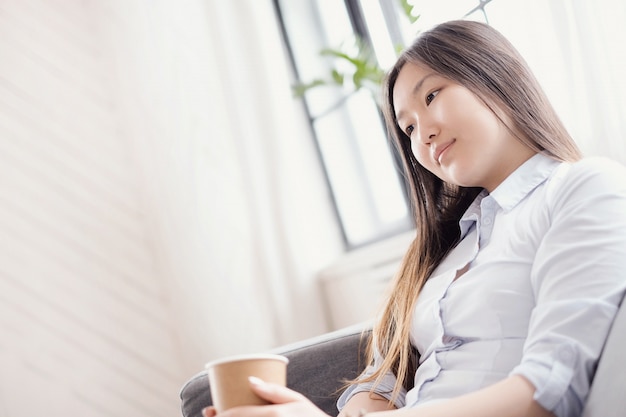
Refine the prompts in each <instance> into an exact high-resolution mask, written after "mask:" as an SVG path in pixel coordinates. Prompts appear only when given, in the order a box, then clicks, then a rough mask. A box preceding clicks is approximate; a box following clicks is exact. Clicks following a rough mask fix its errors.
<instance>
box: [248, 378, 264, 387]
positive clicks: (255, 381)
mask: <svg viewBox="0 0 626 417" xmlns="http://www.w3.org/2000/svg"><path fill="white" fill-rule="evenodd" d="M248 381H249V382H250V383H251V384H252V385H264V384H265V381H263V380H262V379H261V378H257V377H256V376H249V377H248Z"/></svg>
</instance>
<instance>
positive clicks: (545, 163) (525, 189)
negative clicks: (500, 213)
mask: <svg viewBox="0 0 626 417" xmlns="http://www.w3.org/2000/svg"><path fill="white" fill-rule="evenodd" d="M559 164H561V162H559V161H557V160H554V159H552V158H550V157H549V156H547V155H545V154H543V153H537V154H535V155H533V156H532V157H531V158H530V159H529V160H527V161H526V162H524V163H523V164H522V165H520V167H519V168H517V169H516V170H515V171H513V173H512V174H511V175H509V176H508V177H507V178H506V179H505V180H504V181H502V183H501V184H500V185H499V186H498V187H497V188H496V189H495V190H493V191H492V192H491V197H492V198H493V199H494V200H495V201H496V203H498V205H499V206H500V207H502V210H504V211H505V212H507V211H509V210H511V209H513V207H515V206H516V205H518V204H519V202H520V201H522V200H523V199H524V197H526V196H527V195H528V194H530V192H531V191H533V190H534V189H535V188H537V187H538V186H539V185H540V184H542V183H544V182H545V181H546V180H547V179H548V177H549V176H550V174H552V171H554V169H555V168H556V167H557V166H558V165H559Z"/></svg>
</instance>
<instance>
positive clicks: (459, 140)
mask: <svg viewBox="0 0 626 417" xmlns="http://www.w3.org/2000/svg"><path fill="white" fill-rule="evenodd" d="M393 102H394V107H395V111H396V118H397V120H398V126H399V127H400V129H401V130H402V131H403V132H405V134H406V135H407V136H408V137H410V138H411V149H412V150H413V154H414V155H415V157H416V158H417V160H418V162H419V163H420V164H421V165H422V166H423V167H424V168H426V169H428V170H429V171H430V172H432V173H433V174H435V175H436V176H437V177H439V178H441V179H442V180H443V181H445V182H448V183H452V184H456V185H460V186H464V187H483V188H486V189H487V190H489V191H493V190H494V189H495V188H496V187H497V186H498V185H499V184H500V183H501V182H502V181H503V180H504V179H505V178H506V177H507V176H508V175H509V174H511V173H512V172H513V171H514V170H515V169H517V167H519V166H520V165H521V164H522V163H523V162H524V161H526V160H527V159H528V158H530V157H531V156H532V155H533V154H534V153H535V152H534V151H532V150H531V149H529V148H528V147H527V146H526V145H524V144H522V143H521V142H520V141H519V140H517V139H516V138H515V137H513V135H512V134H511V132H510V131H509V130H508V129H507V128H506V127H505V126H504V124H503V123H502V122H501V121H500V120H499V119H498V118H497V117H496V115H495V114H494V113H493V112H492V111H491V110H490V109H489V108H488V107H487V106H486V105H485V104H484V103H483V102H482V100H480V99H479V98H478V97H477V96H476V95H474V94H473V93H472V92H471V91H470V90H469V89H467V88H465V87H463V86H462V85H459V84H457V83H455V82H453V81H450V80H449V79H447V78H444V77H442V76H440V75H439V74H437V73H435V72H434V71H432V70H431V69H429V68H427V67H424V66H420V65H416V64H412V63H407V64H405V65H404V66H403V67H402V69H401V70H400V73H399V74H398V78H397V80H396V83H395V86H394V89H393Z"/></svg>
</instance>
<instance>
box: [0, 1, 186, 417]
mask: <svg viewBox="0 0 626 417" xmlns="http://www.w3.org/2000/svg"><path fill="white" fill-rule="evenodd" d="M94 18H95V16H94V14H93V10H91V2H78V1H55V2H51V1H42V0H23V1H19V2H18V1H11V0H5V1H1V2H0V335H1V336H0V369H2V371H1V372H0V416H11V417H22V416H34V415H48V416H68V415H75V416H78V415H80V416H105V415H116V416H121V415H126V416H152V417H154V416H172V415H176V414H177V413H179V411H178V410H179V408H178V407H179V405H178V399H177V391H178V389H179V388H180V385H181V382H182V381H183V380H184V378H185V377H186V376H187V375H185V374H184V372H183V370H182V367H181V362H180V355H179V353H180V352H179V351H178V347H177V341H176V340H177V338H176V337H175V326H174V325H173V324H174V323H173V320H172V317H171V314H170V299H169V294H168V293H167V291H166V290H165V286H164V281H163V280H162V278H163V277H162V272H161V271H160V270H159V268H158V267H157V262H156V259H155V252H154V248H153V246H154V245H153V243H152V236H151V230H150V224H149V223H148V222H147V219H148V218H149V216H148V215H147V213H146V211H145V207H144V205H143V203H142V194H141V188H142V187H141V177H140V175H139V172H138V171H137V167H136V164H135V162H134V157H133V153H132V149H131V148H130V147H129V145H128V142H127V141H126V140H125V138H124V136H123V135H120V134H119V133H120V122H119V119H118V116H119V115H118V113H117V109H116V102H115V96H114V95H113V91H114V90H113V89H112V86H113V85H114V83H115V82H116V80H115V79H114V78H112V76H111V74H112V73H113V72H112V68H111V59H110V57H109V56H107V53H108V52H107V50H106V48H103V47H102V45H101V43H100V39H99V37H98V33H97V30H96V26H95V25H94Z"/></svg>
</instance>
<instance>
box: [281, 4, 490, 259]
mask: <svg viewBox="0 0 626 417" xmlns="http://www.w3.org/2000/svg"><path fill="white" fill-rule="evenodd" d="M489 1H491V0H487V1H484V0H483V1H480V2H478V0H464V1H461V0H456V1H451V2H447V3H446V12H448V13H450V12H451V11H452V13H455V14H456V16H457V17H461V16H464V15H469V14H471V15H472V17H474V16H475V17H476V18H478V19H482V20H484V18H485V15H484V5H485V4H487V3H488V2H489ZM477 2H478V3H477ZM404 3H405V5H406V4H408V3H406V2H404ZM431 3H437V2H431ZM274 4H275V7H276V10H277V13H278V16H279V17H280V20H281V23H282V29H283V33H284V36H285V40H286V44H287V45H288V48H289V51H290V54H291V59H292V63H293V66H294V70H295V73H296V76H297V78H298V80H299V81H301V82H309V81H311V80H315V79H320V78H328V76H327V74H329V73H330V68H331V67H337V66H341V65H342V62H338V60H337V59H336V58H335V57H333V56H326V57H324V56H321V55H320V51H322V50H323V49H324V48H334V49H340V50H343V51H346V52H347V53H356V50H355V48H356V46H355V39H359V40H360V41H362V42H364V43H365V44H366V45H368V46H369V48H370V49H371V50H372V51H373V55H374V57H375V60H376V61H377V62H378V64H379V66H380V67H382V68H383V69H387V68H388V67H390V66H391V65H392V64H393V62H394V61H395V59H396V51H397V50H398V48H399V47H400V46H402V45H406V44H408V43H409V42H410V41H411V40H412V38H413V37H414V36H415V34H416V32H417V27H416V25H415V24H411V22H410V20H409V19H408V18H407V14H406V12H405V11H404V9H403V7H402V4H403V2H402V1H400V0H394V1H392V0H345V1H343V2H342V1H337V0H275V2H274ZM418 7H419V6H418ZM439 9H441V6H439ZM467 11H470V13H467ZM420 12H421V11H420ZM418 22H419V20H418ZM346 70H347V71H349V68H346ZM377 93H378V88H377V86H375V87H374V88H372V89H367V88H361V89H358V90H356V91H355V89H354V88H350V86H348V87H347V88H346V87H345V86H324V87H319V88H313V89H310V90H308V91H307V92H306V94H305V95H304V102H305V106H306V109H307V112H308V115H309V120H310V123H311V129H312V130H313V133H314V137H315V138H316V141H317V149H318V151H319V155H320V158H321V160H322V162H323V165H324V169H325V172H326V176H327V181H328V185H329V187H330V189H331V191H332V195H333V199H334V203H335V208H336V213H337V216H338V219H339V223H340V225H341V227H342V232H343V236H344V239H345V243H346V245H347V247H348V248H355V247H358V246H362V245H364V244H367V243H370V242H373V241H376V240H380V239H382V238H385V237H387V236H391V235H394V234H397V233H400V232H403V231H407V230H409V229H411V228H412V227H414V225H413V220H412V216H411V213H410V210H409V204H408V199H407V192H406V189H405V184H404V180H403V178H402V173H401V169H400V165H399V164H398V161H397V156H396V155H395V154H394V150H393V149H392V147H391V145H390V144H389V141H388V140H387V134H386V132H385V126H384V121H383V118H382V114H381V113H380V109H379V107H378V106H377V102H376V94H377Z"/></svg>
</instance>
